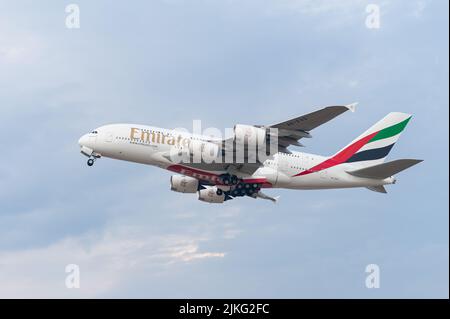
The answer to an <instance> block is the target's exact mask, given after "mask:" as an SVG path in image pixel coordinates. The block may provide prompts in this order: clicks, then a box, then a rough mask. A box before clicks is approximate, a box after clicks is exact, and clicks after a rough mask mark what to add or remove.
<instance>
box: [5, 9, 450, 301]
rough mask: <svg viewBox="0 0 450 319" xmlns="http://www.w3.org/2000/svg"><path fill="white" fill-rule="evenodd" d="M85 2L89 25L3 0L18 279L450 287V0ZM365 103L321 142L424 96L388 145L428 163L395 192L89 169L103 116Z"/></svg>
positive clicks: (313, 288) (290, 290)
mask: <svg viewBox="0 0 450 319" xmlns="http://www.w3.org/2000/svg"><path fill="white" fill-rule="evenodd" d="M74 2H75V3H77V4H78V5H79V7H80V13H81V15H80V22H81V28H80V29H67V28H65V24H64V21H65V17H66V13H65V12H64V9H65V6H66V5H67V4H69V2H68V3H65V2H63V1H58V2H56V1H40V2H39V3H37V2H36V1H23V0H20V1H3V0H0V103H1V104H0V116H1V121H2V125H1V128H0V132H1V134H0V143H1V145H2V148H3V154H4V155H3V156H2V157H1V159H0V164H1V165H0V181H1V182H0V297H63V298H78V297H97V298H101V297H114V298H116V297H138V298H147V297H151V298H165V297H179V298H185V297H189V298H194V297H199V298H215V297H256V298H258V297H261V298H262V297H264V298H267V297H269V298H280V297H286V298H310V297H319V298H350V297H359V298H381V297H388V298H398V297H412V298H418V297H441V298H442V297H446V298H448V282H449V277H448V274H449V255H448V254H449V253H448V252H449V242H448V240H449V229H448V224H449V223H448V222H449V220H448V178H449V172H448V153H449V152H448V133H449V132H448V128H449V124H448V110H449V94H448V92H449V90H448V87H449V81H448V79H449V74H448V70H449V65H448V57H449V51H448V21H449V18H448V9H449V8H448V2H447V1H440V0H414V1H409V0H408V1H398V0H396V1H394V0H384V1H375V0H372V1H364V0H347V1H341V0H339V1H338V0H328V1H326V0H315V1H311V0H290V1H289V0H284V1H276V0H267V1H257V0H246V1H232V0H224V1H206V0H192V1H187V0H164V1H163V0H154V1H140V2H138V1H134V2H132V3H130V2H125V1H121V2H120V3H119V2H118V1H117V2H114V3H112V2H111V1H74ZM369 3H376V4H378V5H380V8H381V27H380V29H376V30H375V29H368V28H366V26H365V19H366V16H367V13H366V11H365V8H366V5H367V4H369ZM354 101H358V102H359V103H360V104H359V107H358V110H357V112H355V113H351V114H350V113H349V114H344V115H343V116H341V117H340V118H338V119H336V120H335V121H333V122H331V123H328V124H327V125H325V126H323V127H320V128H319V129H317V130H315V131H314V132H313V136H314V138H313V139H311V140H307V141H305V144H306V148H305V149H304V151H308V152H311V153H317V154H324V155H328V154H332V153H333V152H335V151H336V150H338V149H340V148H341V147H342V146H344V145H345V144H347V143H348V142H349V141H350V140H352V139H353V138H355V137H356V136H358V135H359V134H360V133H361V132H363V131H364V130H366V129H367V128H368V127H369V126H371V125H372V124H373V123H375V122H376V121H378V120H379V119H380V118H382V117H383V116H384V115H385V114H387V113H389V112H391V111H402V112H408V113H412V114H413V115H414V118H413V121H411V123H410V124H409V126H408V127H407V129H406V131H405V132H404V134H403V136H402V138H401V139H400V140H399V142H398V143H397V144H396V146H395V148H394V149H393V151H392V152H391V154H390V157H389V158H390V159H395V158H420V159H424V160H425V162H423V163H422V164H420V165H418V166H416V167H414V168H412V169H411V170H408V171H407V172H405V173H403V174H401V175H399V176H398V177H399V178H398V179H399V181H398V183H397V185H395V186H391V187H389V190H388V191H389V194H388V195H387V196H383V195H380V194H376V193H373V192H369V191H367V190H364V189H354V190H333V191H287V190H270V191H269V192H270V194H271V195H281V201H280V203H279V204H277V205H274V204H272V203H270V202H266V201H261V200H258V201H255V200H252V199H242V200H236V201H231V202H227V203H226V204H225V205H217V206H213V205H207V204H204V203H201V202H199V201H197V199H196V196H195V195H186V194H178V193H174V192H171V191H170V190H169V186H168V184H169V176H170V173H168V172H165V171H162V170H159V169H156V168H153V167H146V166H142V165H135V164H131V163H124V162H117V161H112V160H107V159H104V160H101V161H99V162H97V164H96V166H95V167H94V168H88V167H87V166H86V163H85V161H86V159H85V158H83V157H82V156H81V155H80V154H79V148H78V145H77V140H78V138H79V137H80V136H81V135H82V134H84V133H85V132H87V131H89V130H91V129H92V128H95V127H97V126H100V125H102V124H105V123H114V122H136V123H143V124H149V125H155V126H161V127H166V128H174V127H187V128H190V127H191V126H192V120H194V119H201V120H202V123H203V125H205V126H214V127H218V128H221V129H224V128H226V127H232V125H234V124H236V123H243V124H266V123H273V122H277V121H282V120H285V119H288V118H290V117H292V116H298V115H301V114H304V113H307V112H310V111H311V110H314V109H316V108H317V107H321V106H326V105H335V104H342V103H345V104H347V103H351V102H354ZM372 263H375V264H378V265H379V266H380V270H381V278H380V280H381V281H380V282H381V287H380V288H379V289H367V288H366V287H365V278H366V273H365V267H366V265H368V264H372ZM67 264H78V265H79V266H80V270H81V288H80V289H67V288H66V287H65V276H66V273H65V266H66V265H67Z"/></svg>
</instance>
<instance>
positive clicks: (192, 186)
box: [170, 175, 199, 193]
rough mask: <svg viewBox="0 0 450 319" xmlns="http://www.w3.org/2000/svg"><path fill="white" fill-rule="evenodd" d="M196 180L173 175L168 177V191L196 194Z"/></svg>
mask: <svg viewBox="0 0 450 319" xmlns="http://www.w3.org/2000/svg"><path fill="white" fill-rule="evenodd" d="M198 184H199V182H198V179H196V178H193V177H189V176H184V175H173V176H171V177H170V189H171V190H173V191H174V192H179V193H196V192H197V190H198Z"/></svg>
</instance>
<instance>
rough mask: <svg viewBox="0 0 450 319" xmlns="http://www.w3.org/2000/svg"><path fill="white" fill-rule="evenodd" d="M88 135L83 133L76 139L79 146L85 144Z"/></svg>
mask: <svg viewBox="0 0 450 319" xmlns="http://www.w3.org/2000/svg"><path fill="white" fill-rule="evenodd" d="M88 139H89V137H88V135H87V134H84V135H83V136H82V137H80V139H79V140H78V145H80V146H86V144H87V142H88Z"/></svg>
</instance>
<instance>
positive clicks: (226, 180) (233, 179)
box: [220, 174, 239, 186]
mask: <svg viewBox="0 0 450 319" xmlns="http://www.w3.org/2000/svg"><path fill="white" fill-rule="evenodd" d="M220 179H221V180H222V183H223V184H224V185H226V186H234V185H237V184H239V178H238V177H237V176H236V175H230V174H223V175H222V176H221V177H220Z"/></svg>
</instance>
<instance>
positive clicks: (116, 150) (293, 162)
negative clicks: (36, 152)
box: [79, 104, 421, 203]
mask: <svg viewBox="0 0 450 319" xmlns="http://www.w3.org/2000/svg"><path fill="white" fill-rule="evenodd" d="M355 105H356V104H352V105H347V106H330V107H326V108H323V109H321V110H318V111H316V112H312V113H309V114H306V115H303V116H300V117H297V118H294V119H291V120H288V121H285V122H282V123H278V124H275V125H268V126H252V125H236V126H235V127H234V130H233V136H232V137H231V138H229V139H224V140H222V139H212V138H210V137H207V136H202V135H194V134H190V133H186V132H181V131H178V130H167V129H162V128H156V127H151V126H146V125H137V124H112V125H105V126H101V127H99V128H97V129H95V130H94V131H92V132H91V133H89V134H86V135H84V136H82V137H81V138H80V140H79V144H80V147H81V153H82V154H84V155H86V156H87V157H89V159H88V165H89V166H92V165H94V162H95V161H96V160H97V159H98V158H100V157H108V158H112V159H118V160H124V161H129V162H135V163H141V164H148V165H153V166H157V167H160V168H163V169H166V170H169V171H172V172H175V173H177V174H178V175H173V176H172V177H171V179H170V183H171V189H172V190H173V191H176V192H181V193H198V199H199V200H201V201H205V202H209V203H223V202H225V201H227V200H231V199H234V198H237V197H244V196H248V197H252V198H262V199H268V200H271V201H274V202H275V201H276V200H277V198H273V197H270V196H268V195H266V194H264V193H262V192H261V189H262V188H288V189H335V188H351V187H366V188H368V189H370V190H372V191H375V192H379V193H386V189H385V187H384V185H388V184H394V183H395V182H396V179H395V177H394V175H395V174H397V173H399V172H401V171H403V170H405V169H407V168H409V167H411V166H413V165H415V164H417V163H419V162H421V160H414V159H401V160H395V161H392V162H385V158H386V156H387V155H388V153H389V152H390V151H391V149H392V147H393V146H394V144H395V142H396V141H397V140H398V138H399V137H400V134H401V133H402V131H403V130H404V128H405V127H406V125H407V124H408V122H409V120H410V119H411V115H409V114H405V113H398V112H395V113H389V114H388V115H387V116H386V117H384V118H383V119H382V120H381V121H379V122H378V123H376V124H375V125H373V126H372V127H371V128H369V129H368V130H367V131H366V132H364V133H363V134H362V135H360V136H359V137H357V138H356V139H355V140H354V141H352V142H351V143H350V144H348V145H347V146H346V147H344V148H343V149H341V150H340V151H338V152H337V153H336V154H334V155H332V156H319V155H314V154H307V153H300V152H293V151H291V150H289V149H288V148H289V147H290V146H302V145H301V144H300V143H299V142H298V140H300V139H302V138H310V137H311V135H310V131H312V130H313V129H314V128H316V127H318V126H320V125H322V124H324V123H326V122H328V121H330V120H331V119H333V118H335V117H336V116H338V115H340V114H342V113H344V112H346V111H348V110H351V111H352V112H353V111H354V110H355ZM255 141H256V142H257V149H258V150H259V147H261V145H263V146H266V145H269V144H271V149H272V150H273V146H274V145H275V151H273V152H267V150H266V149H265V152H264V155H265V157H264V156H260V155H258V156H253V155H252V154H254V153H255V154H256V152H251V149H252V144H253V143H255ZM241 153H242V154H244V155H243V160H242V161H241V160H239V161H238V160H237V159H238V154H241ZM174 154H175V155H178V157H177V156H174ZM258 154H259V153H258ZM180 155H183V156H182V157H183V159H184V160H183V161H180V158H181V157H180ZM196 157H197V158H200V161H195V160H193V159H194V158H196ZM211 158H212V159H213V160H212V161H211ZM186 159H187V160H186ZM206 159H208V160H206ZM227 159H228V160H227ZM230 159H231V160H230Z"/></svg>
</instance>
